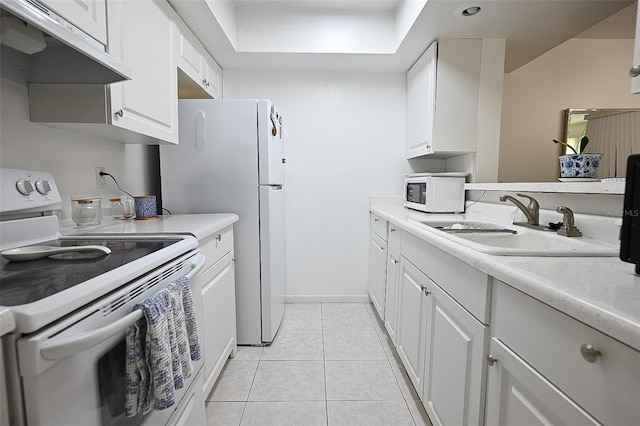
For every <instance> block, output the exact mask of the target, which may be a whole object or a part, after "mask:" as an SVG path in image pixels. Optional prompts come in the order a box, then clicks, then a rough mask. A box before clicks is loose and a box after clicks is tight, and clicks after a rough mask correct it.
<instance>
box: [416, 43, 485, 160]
mask: <svg viewBox="0 0 640 426" xmlns="http://www.w3.org/2000/svg"><path fill="white" fill-rule="evenodd" d="M481 61H482V40H478V39H443V40H440V41H437V42H434V43H433V44H432V45H431V46H429V48H428V49H427V50H426V52H425V53H424V54H423V55H422V56H421V57H420V59H418V61H417V62H416V63H415V64H414V65H413V66H412V67H411V68H410V69H409V71H408V72H407V158H415V157H420V156H424V155H435V156H439V157H442V158H446V157H452V156H456V155H460V154H464V153H469V152H474V151H475V150H476V146H477V133H478V106H479V99H480V81H481Z"/></svg>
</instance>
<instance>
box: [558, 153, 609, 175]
mask: <svg viewBox="0 0 640 426" xmlns="http://www.w3.org/2000/svg"><path fill="white" fill-rule="evenodd" d="M601 159H602V154H566V155H561V156H560V177H563V178H595V177H598V167H600V160H601Z"/></svg>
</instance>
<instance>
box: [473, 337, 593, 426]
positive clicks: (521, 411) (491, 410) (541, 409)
mask: <svg viewBox="0 0 640 426" xmlns="http://www.w3.org/2000/svg"><path fill="white" fill-rule="evenodd" d="M489 350H490V354H491V357H492V358H494V359H496V360H497V361H494V362H493V365H492V366H490V367H489V377H488V390H487V405H486V411H487V415H486V422H485V424H487V425H496V426H498V425H499V426H502V425H505V426H509V425H530V426H534V425H547V426H548V425H599V424H600V423H598V422H597V421H596V420H595V419H594V418H593V417H591V416H590V415H589V414H588V413H586V412H585V411H584V410H583V409H582V408H580V407H579V406H577V405H576V404H575V403H574V402H573V401H572V400H571V399H569V397H567V396H566V395H565V394H563V393H562V392H561V391H560V390H558V389H557V388H556V387H555V386H553V385H552V384H551V383H550V382H549V381H548V380H546V379H545V378H544V377H543V376H541V375H540V374H539V373H538V372H537V371H536V370H534V369H533V368H531V367H530V366H529V365H528V364H527V363H525V362H524V361H523V360H522V359H520V358H519V357H518V356H517V355H516V354H515V353H514V352H512V351H511V350H509V348H507V347H506V346H505V345H503V344H502V342H501V341H500V340H499V339H497V338H495V337H494V338H493V339H492V340H491V344H490V347H489Z"/></svg>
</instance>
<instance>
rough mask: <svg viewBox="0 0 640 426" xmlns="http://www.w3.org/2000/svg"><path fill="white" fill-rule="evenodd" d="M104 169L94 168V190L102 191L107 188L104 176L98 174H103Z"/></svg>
mask: <svg viewBox="0 0 640 426" xmlns="http://www.w3.org/2000/svg"><path fill="white" fill-rule="evenodd" d="M104 171H105V170H104V167H96V188H98V189H103V188H106V187H107V181H106V179H105V176H100V172H104Z"/></svg>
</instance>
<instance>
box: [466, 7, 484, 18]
mask: <svg viewBox="0 0 640 426" xmlns="http://www.w3.org/2000/svg"><path fill="white" fill-rule="evenodd" d="M481 10H482V9H481V8H480V6H469V7H467V8H466V9H464V10H463V11H462V16H473V15H477V14H478V13H480V11H481Z"/></svg>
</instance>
